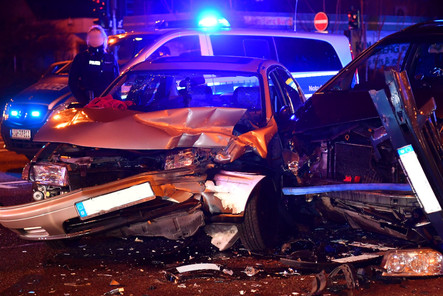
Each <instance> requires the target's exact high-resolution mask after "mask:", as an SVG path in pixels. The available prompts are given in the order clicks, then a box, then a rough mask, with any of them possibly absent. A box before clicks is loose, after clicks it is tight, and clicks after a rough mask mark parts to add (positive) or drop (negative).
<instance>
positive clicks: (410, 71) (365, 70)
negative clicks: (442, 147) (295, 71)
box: [317, 20, 443, 119]
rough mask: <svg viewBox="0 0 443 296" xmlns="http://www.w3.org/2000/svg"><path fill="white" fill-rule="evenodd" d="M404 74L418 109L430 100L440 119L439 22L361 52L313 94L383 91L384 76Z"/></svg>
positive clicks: (442, 28)
mask: <svg viewBox="0 0 443 296" xmlns="http://www.w3.org/2000/svg"><path fill="white" fill-rule="evenodd" d="M389 70H395V71H397V72H402V71H406V73H407V76H408V79H409V82H410V84H411V88H412V92H413V94H414V96H415V98H416V100H417V107H418V108H421V107H422V106H423V105H424V104H425V103H426V102H427V101H428V100H429V99H430V98H434V100H435V102H436V104H437V112H436V115H437V117H438V118H440V119H442V118H443V20H439V21H431V22H427V23H421V24H417V25H413V26H411V27H408V28H406V29H404V30H402V31H400V32H397V33H394V34H392V35H389V36H387V37H385V38H383V39H382V40H380V41H379V42H377V43H375V44H374V45H372V46H371V47H370V48H368V49H367V50H365V51H364V52H362V53H361V54H360V55H359V56H358V57H357V58H356V59H355V60H353V61H352V62H351V63H349V64H348V65H347V66H345V67H344V68H343V69H342V70H341V71H340V72H339V73H338V74H337V75H336V76H334V78H332V79H331V80H329V82H327V83H326V84H324V85H323V86H322V87H321V88H320V89H319V90H318V92H317V93H319V94H321V93H335V94H346V93H350V94H352V93H355V92H360V91H369V90H371V89H377V90H379V89H382V88H384V87H385V85H386V84H385V76H384V72H385V71H389Z"/></svg>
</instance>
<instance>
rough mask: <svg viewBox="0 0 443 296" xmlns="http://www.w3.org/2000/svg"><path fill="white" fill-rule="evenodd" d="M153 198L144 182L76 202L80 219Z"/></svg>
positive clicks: (150, 190) (151, 192) (150, 189)
mask: <svg viewBox="0 0 443 296" xmlns="http://www.w3.org/2000/svg"><path fill="white" fill-rule="evenodd" d="M153 199H155V195H154V192H153V191H152V188H151V185H150V184H149V183H148V182H146V183H142V184H138V185H134V186H132V187H129V188H125V189H122V190H119V191H115V192H111V193H107V194H104V195H100V196H96V197H93V198H90V199H88V200H84V201H82V202H79V203H76V204H75V207H76V208H77V212H78V214H79V215H80V218H81V219H85V218H90V217H93V216H98V215H102V214H105V213H108V212H112V211H115V210H118V209H121V208H126V207H129V206H132V205H136V204H139V203H142V202H146V201H149V200H153Z"/></svg>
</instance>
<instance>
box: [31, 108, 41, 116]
mask: <svg viewBox="0 0 443 296" xmlns="http://www.w3.org/2000/svg"><path fill="white" fill-rule="evenodd" d="M31 116H32V117H40V111H35V110H34V111H32V112H31Z"/></svg>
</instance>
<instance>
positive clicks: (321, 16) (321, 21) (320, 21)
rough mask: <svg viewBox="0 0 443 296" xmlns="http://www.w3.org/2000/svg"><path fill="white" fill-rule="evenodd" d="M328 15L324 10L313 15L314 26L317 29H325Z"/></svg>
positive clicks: (327, 23)
mask: <svg viewBox="0 0 443 296" xmlns="http://www.w3.org/2000/svg"><path fill="white" fill-rule="evenodd" d="M328 25H329V20H328V16H327V15H326V13H324V12H319V13H317V14H316V15H315V17H314V26H315V29H316V30H317V31H325V30H326V29H327V28H328Z"/></svg>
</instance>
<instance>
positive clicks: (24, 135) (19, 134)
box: [11, 129, 31, 140]
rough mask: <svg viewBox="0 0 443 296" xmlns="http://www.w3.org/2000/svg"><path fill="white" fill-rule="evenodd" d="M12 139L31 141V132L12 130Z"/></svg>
mask: <svg viewBox="0 0 443 296" xmlns="http://www.w3.org/2000/svg"><path fill="white" fill-rule="evenodd" d="M11 138H12V139H21V140H31V130H28V129H11Z"/></svg>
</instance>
